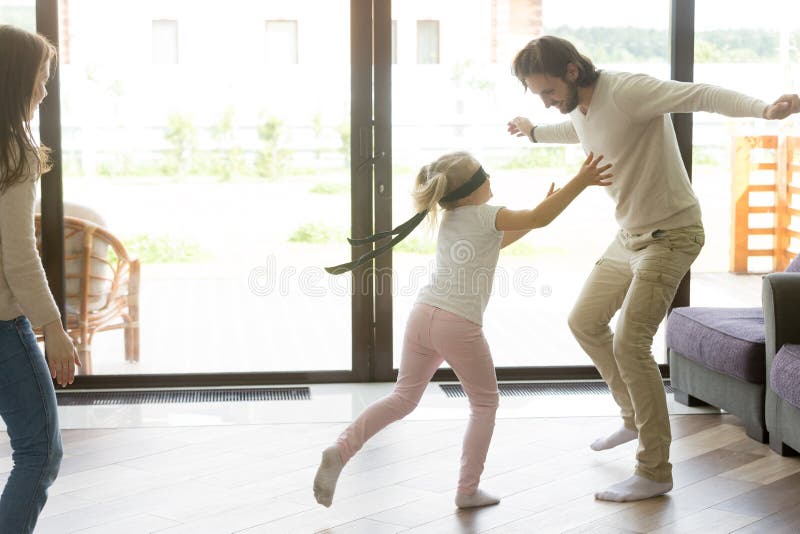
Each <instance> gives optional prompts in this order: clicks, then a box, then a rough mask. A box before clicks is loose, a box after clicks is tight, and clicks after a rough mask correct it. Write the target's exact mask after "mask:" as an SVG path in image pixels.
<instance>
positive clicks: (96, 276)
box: [36, 215, 130, 315]
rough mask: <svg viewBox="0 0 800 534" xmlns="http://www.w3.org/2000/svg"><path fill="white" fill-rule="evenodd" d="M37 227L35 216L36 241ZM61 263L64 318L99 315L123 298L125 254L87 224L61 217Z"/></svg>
mask: <svg viewBox="0 0 800 534" xmlns="http://www.w3.org/2000/svg"><path fill="white" fill-rule="evenodd" d="M40 227H41V217H40V216H39V215H37V216H36V230H37V241H38V239H39V235H40ZM64 263H65V273H64V278H65V281H66V288H65V289H66V301H67V302H66V305H67V313H68V314H76V315H80V314H81V313H87V314H89V313H97V312H100V311H103V310H104V309H106V308H108V307H110V306H112V305H113V304H114V300H115V299H116V298H117V297H119V296H121V295H124V294H127V291H128V287H127V286H128V274H129V267H130V258H129V256H128V253H127V251H126V250H125V247H124V246H123V245H122V243H121V242H120V241H119V239H117V238H116V237H115V236H114V235H112V234H111V233H110V232H109V231H108V230H106V229H105V228H102V227H100V226H98V225H97V224H95V223H93V222H91V221H87V220H85V219H80V218H78V217H64ZM84 306H85V307H84Z"/></svg>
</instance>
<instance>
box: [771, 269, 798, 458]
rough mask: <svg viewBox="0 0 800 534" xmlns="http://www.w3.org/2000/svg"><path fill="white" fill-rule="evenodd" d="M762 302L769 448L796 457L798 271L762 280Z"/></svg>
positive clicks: (777, 274)
mask: <svg viewBox="0 0 800 534" xmlns="http://www.w3.org/2000/svg"><path fill="white" fill-rule="evenodd" d="M795 262H797V260H795ZM762 300H763V303H764V319H765V324H766V336H765V337H766V378H767V391H766V401H765V415H766V423H767V430H768V431H769V446H770V447H771V448H772V449H773V450H774V451H775V452H778V453H780V454H782V455H786V454H796V452H797V451H800V272H784V273H774V274H770V275H767V276H766V277H764V289H763V291H762Z"/></svg>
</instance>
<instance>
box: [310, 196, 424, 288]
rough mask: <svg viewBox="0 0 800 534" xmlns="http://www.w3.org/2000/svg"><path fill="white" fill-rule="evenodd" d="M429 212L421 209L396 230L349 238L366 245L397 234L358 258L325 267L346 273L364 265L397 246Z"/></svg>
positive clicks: (331, 271) (331, 272)
mask: <svg viewBox="0 0 800 534" xmlns="http://www.w3.org/2000/svg"><path fill="white" fill-rule="evenodd" d="M427 214H428V210H425V211H421V212H419V213H417V214H416V215H414V216H413V217H411V218H410V219H409V220H407V221H406V222H404V223H403V224H401V225H400V226H398V227H397V228H395V229H394V230H389V231H387V232H378V233H377V234H373V235H371V236H369V237H362V238H358V239H350V238H348V239H347V240H348V241H349V242H350V244H351V245H353V246H356V245H365V244H367V243H373V242H375V241H377V240H378V239H381V238H384V237H389V236H392V235H396V237H394V238H393V239H392V240H391V241H389V242H388V243H386V244H385V245H382V246H380V247H378V248H376V249H375V250H371V251H369V252H367V253H366V254H363V255H362V256H361V257H359V258H358V259H356V260H353V261H351V262H348V263H342V264H341V265H334V266H333V267H325V270H326V271H327V272H329V273H330V274H344V273H346V272H348V271H352V270H353V269H356V268H358V267H360V266H361V265H364V264H365V263H367V262H368V261H370V260H371V259H373V258H375V257H377V256H380V255H381V254H383V253H384V252H386V251H387V250H389V249H390V248H392V247H393V246H395V245H396V244H397V243H399V242H400V241H402V240H403V239H405V238H406V237H408V234H410V233H411V232H413V231H414V229H415V228H416V227H417V226H419V223H420V222H422V219H424V218H425V216H426V215H427Z"/></svg>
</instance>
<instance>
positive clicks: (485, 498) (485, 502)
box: [456, 489, 500, 508]
mask: <svg viewBox="0 0 800 534" xmlns="http://www.w3.org/2000/svg"><path fill="white" fill-rule="evenodd" d="M499 502H500V499H499V498H497V497H494V496H492V495H489V494H488V493H486V492H484V491H483V490H480V489H479V490H478V491H476V492H475V493H474V494H472V495H467V494H466V493H456V506H458V507H459V508H477V507H479V506H491V505H493V504H497V503H499Z"/></svg>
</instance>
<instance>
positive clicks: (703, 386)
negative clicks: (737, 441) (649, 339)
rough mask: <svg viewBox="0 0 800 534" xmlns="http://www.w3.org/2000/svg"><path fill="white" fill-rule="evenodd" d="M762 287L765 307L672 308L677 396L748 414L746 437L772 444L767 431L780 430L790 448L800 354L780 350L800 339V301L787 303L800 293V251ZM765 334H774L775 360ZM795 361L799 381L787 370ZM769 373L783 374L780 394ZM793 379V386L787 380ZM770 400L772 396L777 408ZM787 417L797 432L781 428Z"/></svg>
mask: <svg viewBox="0 0 800 534" xmlns="http://www.w3.org/2000/svg"><path fill="white" fill-rule="evenodd" d="M771 284H777V286H775V287H773V285H771ZM768 285H769V289H767V286H768ZM764 288H765V289H764V296H763V299H764V304H763V306H762V307H761V308H703V307H696V308H695V307H685V308H675V309H674V310H672V312H671V313H670V315H669V318H668V319H667V332H666V337H667V353H668V357H669V365H670V378H671V382H672V387H673V388H674V389H675V400H676V401H678V402H680V403H682V404H686V405H688V406H694V405H700V404H706V403H707V404H711V405H712V406H716V407H718V408H721V409H723V410H726V411H728V412H730V413H732V414H734V415H736V416H738V417H739V418H740V419H742V421H743V423H744V426H745V431H746V432H747V435H748V436H750V437H751V438H753V439H755V440H757V441H760V442H761V443H766V442H767V441H770V436H769V432H777V435H776V437H775V439H779V440H782V441H780V443H781V444H776V445H774V446H773V448H776V447H777V449H776V450H778V449H781V450H782V451H783V452H788V450H786V448H785V445H784V444H788V445H789V446H790V447H795V448H796V447H800V408H797V407H796V406H800V359H797V360H796V362H795V360H793V359H792V355H793V354H795V353H794V352H793V350H794V349H792V348H791V347H790V348H788V349H786V350H785V353H781V346H782V345H783V343H786V342H794V343H800V306H798V304H797V300H795V301H790V300H789V299H790V298H791V295H792V294H797V295H800V255H798V257H796V258H795V259H794V261H792V263H791V264H790V265H789V267H788V268H787V269H786V272H783V273H774V274H771V275H768V276H767V277H766V278H765V281H764ZM775 290H777V291H778V293H777V294H776V293H775ZM768 291H769V296H768V295H767V292H768ZM793 292H796V293H793ZM768 299H769V302H768ZM776 302H777V304H775V303H776ZM784 302H789V304H784ZM791 302H794V304H791ZM792 306H794V308H792ZM792 325H794V326H793V327H792ZM776 332H777V334H776ZM786 332H792V334H793V335H790V334H787V333H786ZM767 335H772V336H773V337H772V338H771V339H772V340H773V346H774V350H773V352H772V356H771V357H769V356H768V349H767V347H768V346H769V341H767ZM776 335H777V336H778V337H777V339H776V338H775V336H776ZM774 343H780V344H779V345H774ZM779 354H780V356H778V355H779ZM799 358H800V357H799ZM773 363H774V365H773ZM795 363H796V364H797V371H798V373H797V376H796V378H795V379H792V378H788V379H784V373H785V372H786V369H796V367H794V365H795ZM770 373H773V374H775V375H776V377H777V378H778V381H777V382H776V384H780V386H779V391H780V393H775V394H773V393H768V390H769V388H770V381H769V377H770ZM792 380H794V382H792ZM787 381H788V384H793V385H794V386H793V387H790V386H789V385H788V384H784V382H787ZM790 391H791V392H795V393H797V395H796V396H792V395H793V393H789V392H790ZM781 395H784V397H781ZM786 396H788V397H789V398H788V399H786V398H785V397H786ZM768 398H770V399H772V400H771V401H770V403H771V406H772V408H771V413H770V408H768V407H767V399H768ZM782 402H785V403H787V405H788V406H790V407H791V408H790V407H784V404H783V403H782ZM792 402H795V403H797V404H792ZM792 417H793V418H794V419H792ZM770 418H771V421H772V422H771V423H770V422H769V421H768V420H769V419H770ZM784 422H785V424H787V425H790V424H792V422H793V424H794V426H793V427H791V428H792V430H791V431H786V430H783V428H784V427H783V426H781V425H783V424H784ZM787 432H788V433H789V434H790V437H786V436H787ZM793 444H794V445H793Z"/></svg>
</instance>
